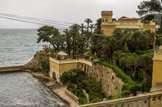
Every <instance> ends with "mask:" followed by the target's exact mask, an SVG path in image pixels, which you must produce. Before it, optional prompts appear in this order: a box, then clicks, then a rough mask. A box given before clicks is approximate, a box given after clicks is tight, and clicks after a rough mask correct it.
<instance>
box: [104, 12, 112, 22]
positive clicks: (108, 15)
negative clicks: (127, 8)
mask: <svg viewBox="0 0 162 107" xmlns="http://www.w3.org/2000/svg"><path fill="white" fill-rule="evenodd" d="M101 15H102V23H107V22H112V15H113V13H112V11H102V12H101Z"/></svg>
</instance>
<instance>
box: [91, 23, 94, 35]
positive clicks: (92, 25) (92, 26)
mask: <svg viewBox="0 0 162 107" xmlns="http://www.w3.org/2000/svg"><path fill="white" fill-rule="evenodd" d="M93 28H95V27H94V24H91V25H90V29H91V35H92V30H93Z"/></svg>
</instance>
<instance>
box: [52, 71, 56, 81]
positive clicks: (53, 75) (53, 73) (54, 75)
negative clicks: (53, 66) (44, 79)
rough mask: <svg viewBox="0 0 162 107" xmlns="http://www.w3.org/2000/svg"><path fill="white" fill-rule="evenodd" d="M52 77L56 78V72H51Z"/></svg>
mask: <svg viewBox="0 0 162 107" xmlns="http://www.w3.org/2000/svg"><path fill="white" fill-rule="evenodd" d="M52 78H53V79H55V80H56V73H55V72H54V71H53V72H52Z"/></svg>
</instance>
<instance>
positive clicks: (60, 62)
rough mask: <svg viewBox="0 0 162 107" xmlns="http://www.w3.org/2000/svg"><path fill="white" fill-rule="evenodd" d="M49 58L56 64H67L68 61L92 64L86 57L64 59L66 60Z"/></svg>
mask: <svg viewBox="0 0 162 107" xmlns="http://www.w3.org/2000/svg"><path fill="white" fill-rule="evenodd" d="M50 60H51V61H53V62H56V63H57V64H68V63H84V64H87V65H89V66H92V62H91V61H90V60H86V59H66V60H57V59H55V58H52V57H50Z"/></svg>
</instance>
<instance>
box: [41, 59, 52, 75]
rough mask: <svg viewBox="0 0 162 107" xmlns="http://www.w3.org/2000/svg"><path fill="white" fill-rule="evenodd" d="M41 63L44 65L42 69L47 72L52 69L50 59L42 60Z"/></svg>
mask: <svg viewBox="0 0 162 107" xmlns="http://www.w3.org/2000/svg"><path fill="white" fill-rule="evenodd" d="M41 65H42V69H43V71H44V72H45V73H48V72H49V71H50V67H49V60H42V61H41Z"/></svg>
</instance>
